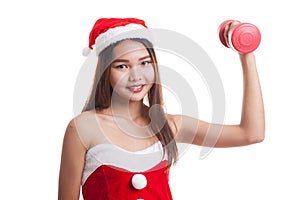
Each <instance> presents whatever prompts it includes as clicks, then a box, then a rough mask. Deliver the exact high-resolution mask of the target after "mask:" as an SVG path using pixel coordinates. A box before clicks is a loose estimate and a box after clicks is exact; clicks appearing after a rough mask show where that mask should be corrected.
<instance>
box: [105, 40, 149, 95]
mask: <svg viewBox="0 0 300 200" xmlns="http://www.w3.org/2000/svg"><path fill="white" fill-rule="evenodd" d="M112 56H113V61H112V64H111V69H110V84H111V86H112V88H113V90H114V92H116V93H117V94H118V96H120V97H122V98H125V99H127V100H129V101H141V100H143V98H144V97H145V96H146V95H147V93H148V91H149V90H150V88H151V87H152V85H153V83H154V80H155V75H154V70H153V63H152V59H151V57H150V55H149V53H148V51H147V49H146V48H145V46H144V45H143V44H142V43H140V42H137V41H133V40H124V41H122V42H120V43H119V44H118V45H117V46H116V47H115V48H114V50H113V55H112Z"/></svg>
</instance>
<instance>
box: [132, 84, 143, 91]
mask: <svg viewBox="0 0 300 200" xmlns="http://www.w3.org/2000/svg"><path fill="white" fill-rule="evenodd" d="M141 87H142V86H141V85H138V86H133V87H131V88H132V89H134V90H136V89H140V88H141Z"/></svg>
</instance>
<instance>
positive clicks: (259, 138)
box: [247, 131, 265, 144]
mask: <svg viewBox="0 0 300 200" xmlns="http://www.w3.org/2000/svg"><path fill="white" fill-rule="evenodd" d="M264 139H265V132H264V131H259V132H255V134H251V135H250V136H248V137H247V143H248V144H256V143H260V142H263V141H264Z"/></svg>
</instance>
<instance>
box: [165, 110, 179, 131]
mask: <svg viewBox="0 0 300 200" xmlns="http://www.w3.org/2000/svg"><path fill="white" fill-rule="evenodd" d="M166 118H167V121H168V123H169V126H170V128H171V130H172V132H173V134H174V136H176V135H177V134H178V132H179V130H180V124H181V119H182V116H181V115H174V114H166Z"/></svg>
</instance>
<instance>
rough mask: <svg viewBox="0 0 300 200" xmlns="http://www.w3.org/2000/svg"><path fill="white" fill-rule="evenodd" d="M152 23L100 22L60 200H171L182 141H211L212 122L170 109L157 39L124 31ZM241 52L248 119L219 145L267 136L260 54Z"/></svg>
mask: <svg viewBox="0 0 300 200" xmlns="http://www.w3.org/2000/svg"><path fill="white" fill-rule="evenodd" d="M146 28H147V27H146V25H145V23H144V21H142V20H139V19H133V18H121V19H120V18H109V19H107V18H104V19H103V18H102V19H99V20H98V21H97V22H96V23H95V25H94V27H93V29H92V31H91V33H90V45H89V48H92V47H93V46H94V47H95V51H96V52H97V55H98V64H97V69H96V73H95V77H94V83H93V87H92V90H91V94H90V96H89V98H88V100H87V102H86V104H85V107H84V108H83V111H82V113H81V114H80V115H78V116H76V117H74V118H73V119H72V120H71V121H70V122H69V124H68V126H67V129H66V132H65V137H64V142H63V148H62V158H61V168H60V177H59V194H58V196H59V199H61V200H65V199H67V200H69V199H79V195H80V188H81V187H82V194H83V198H84V199H86V200H89V199H93V200H95V199H99V200H100V199H103V200H105V199H147V200H149V199H161V200H164V199H172V195H171V192H170V188H169V184H168V175H169V169H170V167H171V166H172V165H173V164H174V163H175V162H176V161H177V158H178V150H177V146H176V143H191V144H194V145H203V142H204V138H206V139H207V132H208V128H209V127H210V126H211V125H212V124H210V123H208V122H204V121H202V120H199V119H195V118H192V117H189V116H183V115H170V114H167V113H165V112H164V110H163V99H162V88H161V84H160V77H159V71H158V65H157V60H156V56H155V52H154V49H153V46H152V44H151V42H150V41H149V40H150V39H149V38H148V37H147V36H145V37H143V36H142V35H135V34H132V35H129V36H128V34H123V33H125V32H128V31H130V33H132V30H137V31H138V30H142V29H146ZM230 29H232V26H230V27H227V29H226V31H225V33H224V34H225V35H227V32H228V30H230ZM239 56H240V61H241V65H242V69H243V76H244V95H243V107H242V115H241V121H240V124H238V125H224V126H223V127H222V130H221V133H220V135H219V138H218V140H217V142H216V144H215V145H214V147H235V146H243V145H249V144H253V143H257V142H261V141H262V140H263V139H264V131H265V127H264V122H265V120H264V106H263V100H262V94H261V88H260V84H259V79H258V74H257V71H256V63H255V57H254V54H253V53H249V54H245V55H243V54H240V55H239ZM145 99H146V100H147V102H148V103H145ZM195 124H196V125H197V126H195ZM195 127H196V128H195ZM191 138H192V139H191Z"/></svg>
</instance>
